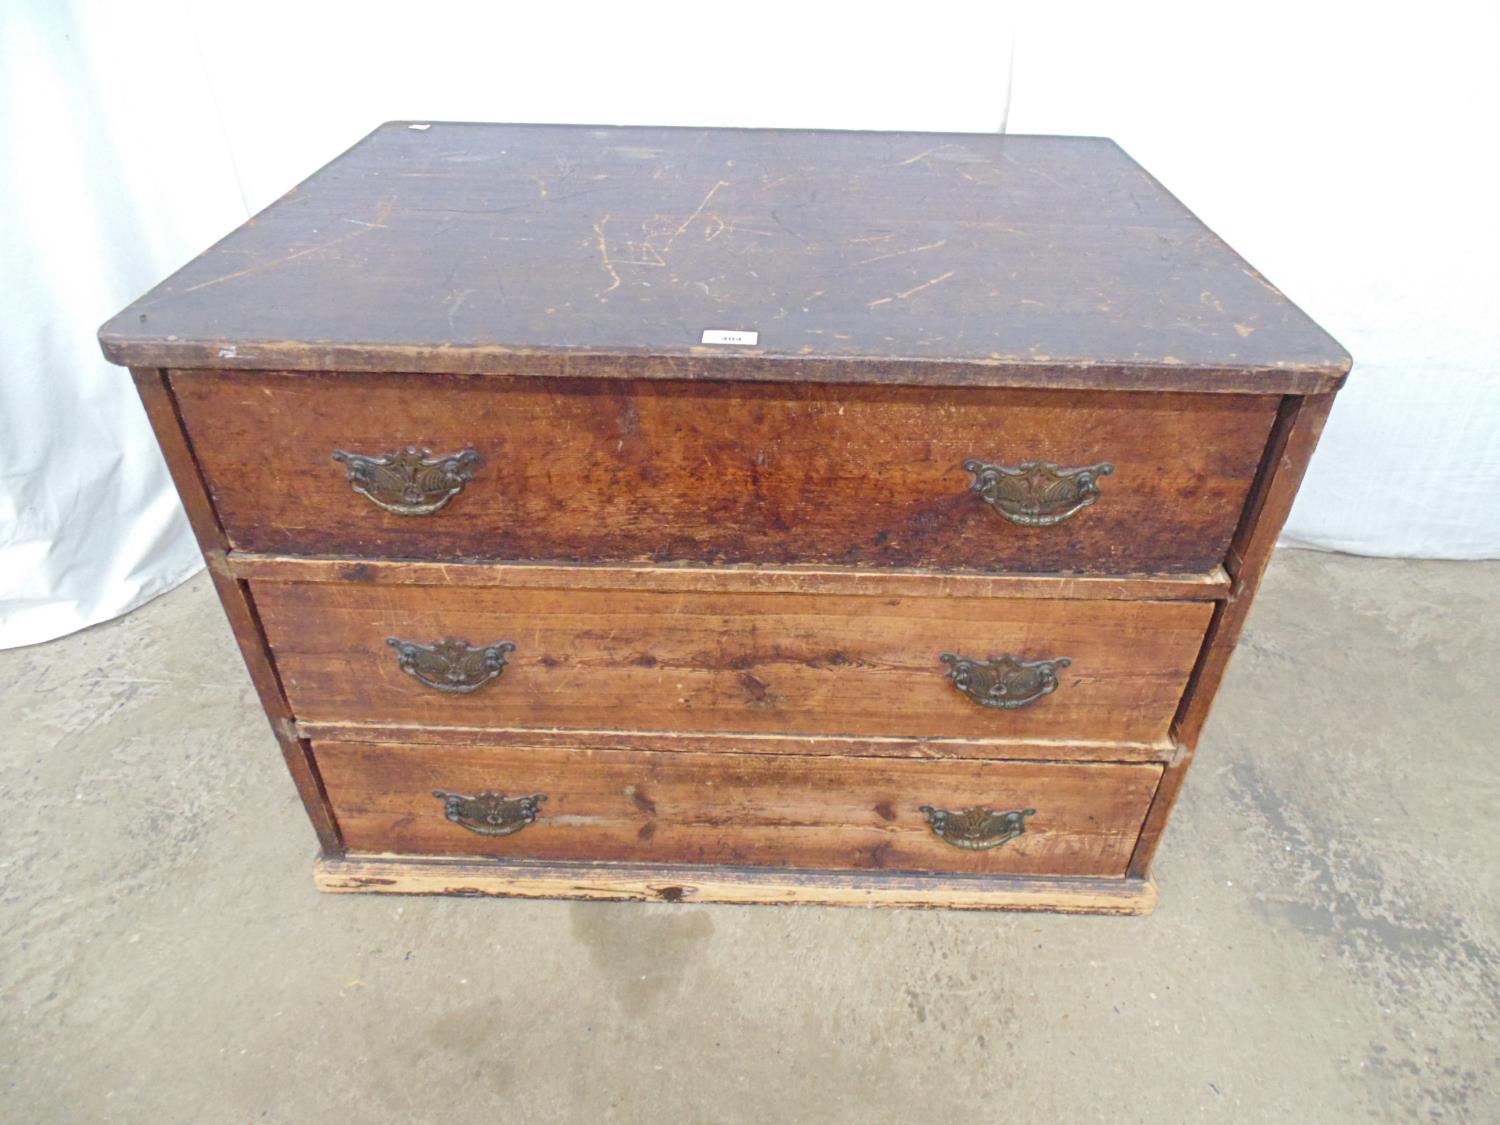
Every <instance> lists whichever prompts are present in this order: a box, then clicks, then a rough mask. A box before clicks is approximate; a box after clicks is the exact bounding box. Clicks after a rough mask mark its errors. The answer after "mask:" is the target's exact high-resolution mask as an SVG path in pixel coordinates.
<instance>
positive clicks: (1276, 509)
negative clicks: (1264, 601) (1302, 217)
mask: <svg viewBox="0 0 1500 1125" xmlns="http://www.w3.org/2000/svg"><path fill="white" fill-rule="evenodd" d="M1332 409H1333V395H1331V394H1327V395H1320V396H1318V397H1315V398H1287V399H1286V400H1285V401H1283V403H1282V404H1281V408H1280V410H1279V412H1278V414H1277V418H1276V423H1275V425H1273V426H1272V429H1271V436H1270V438H1269V439H1268V441H1267V444H1266V456H1265V457H1264V459H1263V460H1262V462H1261V467H1260V471H1259V472H1258V473H1257V475H1256V479H1255V482H1254V484H1253V485H1252V486H1251V489H1250V494H1249V496H1248V497H1247V498H1246V501H1245V509H1244V513H1243V515H1242V516H1241V518H1240V522H1239V526H1238V529H1237V530H1236V531H1235V534H1234V537H1233V539H1232V540H1231V542H1230V548H1229V557H1228V559H1227V562H1226V566H1227V568H1228V571H1229V574H1230V575H1231V581H1232V585H1231V587H1230V591H1229V593H1228V595H1227V596H1226V597H1225V598H1224V599H1223V600H1222V601H1221V602H1219V604H1218V605H1217V606H1216V607H1215V608H1214V615H1213V619H1212V620H1211V621H1210V622H1209V626H1208V632H1207V634H1206V635H1205V637H1204V641H1203V647H1202V649H1201V650H1200V651H1199V653H1198V661H1197V663H1196V665H1195V666H1194V668H1193V674H1192V675H1191V676H1190V677H1189V678H1188V686H1187V690H1186V691H1185V692H1184V693H1183V697H1182V701H1181V702H1180V703H1179V704H1178V707H1177V714H1176V715H1175V716H1174V718H1173V720H1172V737H1173V739H1174V740H1175V741H1176V743H1177V745H1178V750H1177V753H1176V755H1175V756H1174V757H1173V759H1172V761H1170V762H1169V763H1168V764H1167V768H1166V770H1165V771H1164V772H1163V774H1162V779H1161V784H1160V785H1159V786H1157V790H1156V796H1155V797H1154V798H1153V799H1152V802H1151V807H1150V809H1149V810H1148V811H1147V813H1146V822H1145V824H1144V825H1143V826H1142V829H1141V835H1140V837H1139V839H1137V841H1136V846H1135V851H1134V853H1132V855H1131V857H1130V866H1129V868H1128V873H1129V874H1130V875H1131V876H1132V877H1135V878H1141V877H1144V876H1145V875H1146V874H1147V873H1148V872H1149V871H1150V870H1151V861H1152V859H1154V858H1155V856H1156V849H1157V847H1158V846H1159V845H1160V843H1161V838H1162V832H1163V830H1164V829H1165V827H1166V824H1167V820H1168V819H1169V818H1170V816H1171V813H1172V810H1173V808H1174V807H1175V806H1176V803H1177V798H1178V795H1179V794H1180V793H1181V791H1182V783H1183V781H1184V780H1185V779H1186V777H1187V773H1188V770H1189V768H1191V766H1192V763H1193V754H1194V752H1195V751H1196V749H1197V746H1198V740H1199V738H1200V737H1201V736H1202V733H1203V727H1204V724H1205V723H1206V722H1207V721H1208V715H1209V712H1210V710H1211V708H1212V707H1213V702H1214V699H1215V698H1216V697H1217V695H1218V693H1219V687H1220V685H1221V684H1222V683H1223V681H1224V674H1225V672H1226V671H1227V670H1228V668H1229V661H1230V658H1231V657H1233V655H1234V650H1235V646H1236V645H1238V644H1239V640H1240V634H1241V633H1242V632H1243V631H1244V628H1245V621H1246V619H1247V618H1248V617H1249V615H1250V607H1251V604H1252V603H1253V602H1254V600H1255V593H1256V591H1257V590H1258V589H1259V588H1260V582H1261V579H1262V578H1263V577H1264V575H1265V571H1266V566H1267V565H1268V564H1269V563H1270V561H1271V554H1272V552H1273V551H1274V550H1275V549H1276V540H1277V539H1278V538H1279V537H1280V535H1281V529H1282V526H1283V525H1284V524H1285V523H1286V518H1287V516H1288V515H1289V514H1290V513H1291V510H1292V501H1293V500H1294V499H1296V495H1297V489H1298V488H1299V487H1300V486H1301V484H1302V478H1303V476H1304V475H1305V474H1306V472H1307V466H1308V463H1309V462H1310V461H1311V460H1312V455H1313V452H1314V450H1315V449H1316V448H1317V445H1318V438H1319V436H1320V435H1321V434H1322V432H1323V425H1324V423H1325V422H1327V420H1328V413H1329V411H1330V410H1332Z"/></svg>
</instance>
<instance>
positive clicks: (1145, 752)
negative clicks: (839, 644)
mask: <svg viewBox="0 0 1500 1125" xmlns="http://www.w3.org/2000/svg"><path fill="white" fill-rule="evenodd" d="M296 729H297V731H298V733H299V734H300V735H301V736H302V737H303V738H308V739H314V740H322V741H325V742H414V741H415V742H422V743H424V744H426V745H430V746H445V747H449V748H453V749H458V750H468V749H473V748H474V747H486V746H488V747H506V746H527V747H543V748H544V747H556V748H558V749H562V750H667V751H674V752H675V751H679V750H694V751H699V752H702V753H706V754H801V755H807V754H827V755H832V756H834V757H841V758H887V757H889V758H917V759H941V758H1004V759H1013V760H1017V761H1029V762H1167V761H1171V760H1172V759H1173V758H1174V757H1175V756H1176V753H1177V749H1176V744H1175V743H1173V742H1172V741H1171V739H1168V738H1161V739H1158V740H1156V741H1154V742H1122V741H1119V740H1110V741H1100V742H1080V741H1078V740H1077V739H1051V738H1033V739H1016V738H1006V737H1004V736H1003V735H1001V736H1000V737H970V738H934V737H932V736H930V735H907V736H901V735H869V734H867V735H847V734H842V735H841V734H774V733H765V732H761V733H749V732H745V731H738V732H735V731H690V732H689V731H680V730H659V729H658V730H653V729H649V728H641V729H638V730H620V729H619V728H613V729H606V730H589V729H588V728H586V727H568V728H564V729H557V730H548V729H545V728H540V727H500V726H487V727H454V726H422V725H419V724H416V723H404V724H403V723H374V722H357V721H348V720H344V721H337V722H332V721H325V720H320V719H303V720H300V721H298V722H297V723H296Z"/></svg>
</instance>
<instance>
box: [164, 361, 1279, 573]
mask: <svg viewBox="0 0 1500 1125" xmlns="http://www.w3.org/2000/svg"><path fill="white" fill-rule="evenodd" d="M172 384H173V388H174V390H175V392H176V395H177V398H178V402H179V405H180V409H181V411H182V416H183V418H184V419H185V421H186V423H187V427H188V430H189V433H190V434H191V436H192V439H193V443H194V450H195V453H196V455H197V457H198V460H199V463H200V464H201V465H202V467H203V471H204V474H205V476H206V478H207V480H208V483H209V486H210V488H211V490H212V492H213V495H214V499H215V503H216V505H217V507H218V510H219V514H220V518H221V520H222V522H223V524H224V526H225V529H226V530H227V532H228V534H229V537H230V540H231V542H232V543H233V545H234V546H235V547H237V548H240V549H243V550H252V551H262V552H272V553H276V552H280V553H292V554H335V555H364V556H369V555H377V556H389V557H399V558H427V559H456V558H474V559H496V560H499V559H504V560H517V559H550V560H563V561H569V560H580V561H596V562H610V561H625V560H650V561H688V562H716V561H733V562H767V563H824V564H838V565H854V564H861V565H874V566H931V567H943V568H952V569H973V570H995V571H1023V572H1034V573H1035V572H1050V571H1079V572H1092V573H1146V572H1158V573H1165V572H1176V573H1184V572H1201V571H1206V570H1209V569H1211V568H1212V567H1214V566H1215V565H1217V564H1218V563H1219V562H1220V561H1221V560H1222V559H1223V557H1224V553H1225V549H1226V547H1227V545H1228V542H1229V537H1230V535H1231V534H1232V532H1233V530H1234V527H1235V524H1236V521H1237V520H1238V519H1239V516H1240V512H1241V509H1242V507H1243V504H1244V500H1245V496H1246V493H1247V491H1248V489H1249V486H1250V483H1251V480H1252V478H1253V476H1254V474H1255V472H1256V468H1257V466H1258V463H1259V459H1260V456H1261V451H1262V448H1263V446H1264V444H1265V441H1266V438H1267V436H1268V434H1269V431H1270V426H1271V423H1272V420H1273V418H1274V416H1275V414H1276V410H1277V405H1278V402H1279V400H1278V399H1277V398H1275V397H1273V396H1246V395H1219V394H1205V395H1174V394H1144V393H1140V394H1128V393H1123V394H1114V393H1098V392H1062V391H1051V392H1049V391H1021V390H1003V389H1002V390H997V389H992V388H964V389H945V390H941V391H934V390H920V389H915V388H901V387H890V388H869V387H841V386H796V385H788V384H775V385H771V384H727V383H720V384H692V383H677V384H674V383H663V382H641V381H634V382H632V381H620V380H580V379H568V380H548V379H535V378H514V377H501V376H471V377H460V376H441V375H389V374H319V375H317V376H316V377H307V376H298V375H293V374H284V373H282V374H277V373H263V372H249V373H231V372H213V373H202V372H176V373H174V374H173V376H172ZM408 449H411V450H415V452H410V453H403V450H408ZM422 450H426V451H427V454H426V455H424V454H423V453H422V452H420V451H422ZM336 456H337V458H338V459H337V460H336V459H335V457H336ZM1028 466H1029V467H1028Z"/></svg>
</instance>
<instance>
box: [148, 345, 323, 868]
mask: <svg viewBox="0 0 1500 1125" xmlns="http://www.w3.org/2000/svg"><path fill="white" fill-rule="evenodd" d="M131 375H132V376H133V377H134V378H135V384H136V389H137V390H138V391H139V392H140V398H141V403H142V405H144V406H145V408H146V416H147V417H148V418H149V420H150V422H151V427H152V429H153V430H154V431H155V433H156V439H157V442H158V443H159V444H160V446H161V451H162V455H163V456H164V457H165V458H166V462H167V469H168V471H169V472H170V473H171V476H172V482H173V484H175V485H176V487H177V494H178V495H179V496H180V497H181V498H182V505H183V507H184V508H185V509H186V511H187V517H188V523H189V525H190V526H191V527H192V529H193V534H194V536H196V538H197V540H198V547H199V549H200V550H201V551H202V552H203V557H204V560H205V562H206V563H207V564H208V571H209V576H210V577H211V578H212V580H213V584H214V589H215V591H216V592H217V593H218V595H219V601H220V603H221V604H222V605H223V607H224V613H225V616H227V617H228V618H229V625H230V628H231V629H232V630H233V632H234V639H235V642H236V643H237V644H238V645H239V649H240V655H241V656H242V657H243V658H244V661H245V667H246V668H247V669H248V670H249V672H250V680H251V683H252V684H253V685H254V687H255V692H256V695H257V696H258V697H259V698H260V703H261V706H262V707H263V708H264V710H265V713H266V717H267V718H268V719H269V720H270V723H271V729H272V731H274V732H275V735H276V741H277V744H278V745H279V746H280V748H281V755H282V758H283V759H284V760H285V762H286V767H287V771H288V772H289V773H290V774H291V775H292V781H293V783H294V784H295V785H296V787H297V794H298V796H299V797H301V798H302V804H303V806H304V807H305V808H306V809H307V815H308V818H309V819H310V820H311V821H312V826H313V830H314V832H316V833H317V836H318V844H319V846H320V847H321V848H322V849H323V851H324V852H325V853H328V854H336V853H337V852H339V851H340V850H341V849H342V847H343V843H342V841H341V839H340V837H339V831H338V822H337V820H336V819H335V817H334V814H333V806H332V805H331V804H329V801H328V794H327V793H326V792H324V789H323V782H322V779H321V778H320V777H319V776H318V771H317V766H316V765H315V763H314V761H313V756H312V747H311V746H310V745H309V744H308V742H307V741H306V740H305V739H303V738H301V737H300V736H299V735H298V734H297V732H296V727H295V724H294V722H293V719H292V709H291V705H290V703H288V701H287V698H286V693H285V691H284V690H283V689H282V686H281V678H280V676H279V675H278V674H277V672H276V667H275V664H274V663H273V662H272V660H271V656H270V645H269V644H268V643H267V641H266V636H265V632H264V630H263V629H262V628H261V623H260V617H259V615H258V614H257V613H256V610H255V603H254V600H253V599H252V597H251V594H250V587H249V585H248V584H247V583H245V582H243V581H240V580H238V579H236V578H234V577H233V576H232V575H230V574H229V573H228V570H227V568H226V567H225V565H224V557H225V550H226V547H227V539H226V538H225V534H224V529H223V527H222V526H221V525H220V523H219V518H218V515H217V513H216V512H215V511H214V507H213V502H212V500H211V499H210V498H209V495H208V489H207V486H206V485H205V484H204V482H203V475H202V472H201V470H200V468H199V466H198V460H197V457H196V456H195V455H194V453H193V449H192V444H191V442H190V440H189V439H188V436H187V429H186V428H185V427H184V426H183V424H182V418H181V416H180V414H179V413H178V410H177V403H176V400H175V399H174V398H173V396H172V390H171V387H170V385H169V384H168V382H167V377H166V372H165V371H162V370H158V369H154V368H152V369H132V371H131Z"/></svg>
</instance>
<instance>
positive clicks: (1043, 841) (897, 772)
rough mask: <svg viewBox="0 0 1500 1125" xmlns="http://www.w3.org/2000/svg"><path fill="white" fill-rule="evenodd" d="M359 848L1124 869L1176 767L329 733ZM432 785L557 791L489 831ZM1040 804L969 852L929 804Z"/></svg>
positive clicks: (999, 870)
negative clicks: (528, 744)
mask: <svg viewBox="0 0 1500 1125" xmlns="http://www.w3.org/2000/svg"><path fill="white" fill-rule="evenodd" d="M313 751H314V754H315V755H316V757H317V761H318V766H319V769H320V770H321V772H322V775H323V778H324V781H325V783H326V784H327V786H328V792H329V797H330V800H331V801H332V802H333V807H334V810H335V813H336V815H337V817H338V821H339V826H340V829H341V830H342V832H343V835H344V840H345V842H346V843H347V845H348V846H349V847H350V848H351V849H353V850H355V851H366V852H399V853H408V854H413V853H415V854H436V855H495V856H510V857H519V856H525V857H530V858H536V859H566V860H627V861H641V860H650V861H654V862H662V863H695V864H699V863H701V864H750V865H755V866H774V867H787V868H834V869H851V868H852V869H860V868H866V869H879V870H891V871H938V872H942V871H966V872H988V873H995V874H1030V875H1104V876H1123V875H1124V874H1125V868H1126V864H1127V863H1128V861H1129V859H1130V853H1131V849H1132V848H1133V847H1134V846H1135V840H1136V836H1137V835H1138V834H1139V832H1140V827H1141V821H1142V819H1143V818H1144V817H1145V814H1146V809H1147V806H1148V805H1149V804H1150V801H1151V795H1152V793H1153V792H1155V789H1156V784H1157V780H1158V778H1159V777H1160V776H1161V768H1160V766H1156V765H1097V764H1088V765H1082V764H1047V763H1035V762H1025V763H1021V762H909V761H901V760H886V759H871V758H861V759H831V758H784V757H777V758H771V757H764V758H763V757H754V756H750V755H739V756H734V755H711V754H665V753H663V754H657V753H633V752H623V751H616V752H610V751H597V752H590V751H566V750H535V749H506V750H475V751H470V752H467V753H464V754H455V753H453V752H452V751H450V750H443V749H439V748H433V747H424V746H421V745H409V744H408V745H370V744H363V743H353V744H340V743H323V742H317V743H314V746H313ZM434 790H439V791H443V792H451V793H459V794H463V795H467V796H473V795H475V794H478V793H481V792H486V791H490V792H499V793H503V794H505V795H507V796H512V797H514V796H521V795H530V794H534V793H544V794H546V797H547V799H546V801H545V802H543V803H542V805H541V806H540V808H541V814H540V816H539V817H538V818H537V820H536V821H535V823H533V824H531V825H529V826H527V827H526V828H524V829H522V830H521V831H519V832H516V833H515V834H513V835H509V836H485V835H480V834H478V833H475V832H471V831H469V830H468V829H465V828H463V827H461V826H460V825H458V824H456V823H454V822H452V821H450V820H448V819H447V818H446V817H445V815H444V806H443V802H442V801H441V800H440V799H438V798H436V797H434V796H433V792H434ZM923 805H930V806H933V807H935V808H942V809H949V810H953V811H957V810H960V809H964V808H967V807H970V806H974V805H980V806H984V807H988V808H992V809H994V810H995V811H1000V812H1003V811H1008V810H1013V809H1026V808H1035V809H1036V814H1035V815H1034V816H1032V817H1030V818H1028V819H1027V820H1026V822H1025V823H1026V829H1025V832H1024V833H1023V834H1022V835H1021V836H1019V837H1017V838H1016V839H1013V840H1011V841H1009V842H1008V843H1005V844H1002V845H1000V846H999V847H996V848H992V849H990V850H987V851H970V850H967V849H963V848H957V847H954V846H953V845H951V844H948V843H946V842H945V841H943V840H941V839H939V838H938V837H937V836H936V835H934V834H933V832H932V830H931V828H930V827H929V826H928V823H927V819H926V817H925V816H924V815H923V814H922V813H921V812H920V811H919V809H920V807H921V806H923Z"/></svg>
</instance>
